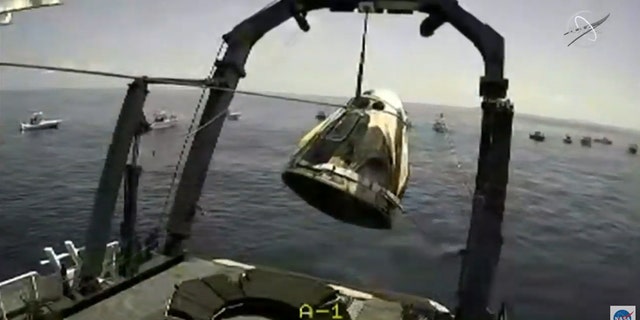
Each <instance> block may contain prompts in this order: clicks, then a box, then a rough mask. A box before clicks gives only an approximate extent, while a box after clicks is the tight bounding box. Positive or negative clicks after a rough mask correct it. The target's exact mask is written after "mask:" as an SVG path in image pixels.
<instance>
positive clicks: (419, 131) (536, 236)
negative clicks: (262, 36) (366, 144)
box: [0, 86, 640, 320]
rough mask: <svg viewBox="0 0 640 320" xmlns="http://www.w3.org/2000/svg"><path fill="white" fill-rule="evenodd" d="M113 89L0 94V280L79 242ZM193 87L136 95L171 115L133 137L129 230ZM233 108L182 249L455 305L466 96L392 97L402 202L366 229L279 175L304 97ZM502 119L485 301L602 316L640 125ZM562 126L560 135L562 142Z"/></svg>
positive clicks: (621, 280) (627, 294) (308, 120)
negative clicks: (450, 102) (169, 125)
mask: <svg viewBox="0 0 640 320" xmlns="http://www.w3.org/2000/svg"><path fill="white" fill-rule="evenodd" d="M124 92H125V89H124V86H123V89H122V90H43V91H4V92H0V217H1V219H2V220H0V257H1V258H0V279H4V278H8V277H10V276H13V275H16V274H19V273H22V272H26V271H28V269H33V268H36V266H37V261H38V260H39V259H41V258H43V257H44V254H43V252H42V248H43V247H45V246H54V248H56V249H57V250H62V242H63V241H64V240H68V239H70V240H74V241H76V242H77V243H78V245H81V244H82V242H83V238H84V230H85V228H86V226H87V223H88V217H89V214H90V211H91V207H92V204H93V192H94V190H95V188H96V187H97V184H98V178H99V174H100V171H101V168H102V165H103V162H104V158H105V155H106V150H107V147H108V143H109V141H110V138H111V133H112V130H113V126H114V124H115V120H116V117H117V114H118V111H119V107H120V105H121V103H122V98H123V97H124ZM198 95H199V92H197V91H189V90H186V91H163V90H159V89H157V88H156V89H154V90H152V92H151V94H150V95H149V97H148V99H147V104H146V110H157V109H167V110H170V111H173V112H176V113H177V114H179V115H180V117H181V118H182V123H181V124H180V126H179V127H177V128H173V129H169V130H166V131H164V132H161V131H158V132H151V133H150V134H149V135H148V136H145V137H144V138H143V141H142V150H141V162H142V165H143V166H144V169H145V171H144V173H143V178H142V182H141V190H140V201H141V204H140V206H141V209H140V210H141V215H142V222H141V224H142V226H141V227H140V228H141V229H142V231H143V232H146V231H148V230H149V229H150V228H152V227H154V226H155V225H156V224H158V223H159V222H158V221H160V219H161V216H162V205H163V201H164V197H165V195H166V193H167V189H168V185H169V182H170V179H171V174H172V171H173V167H174V166H175V162H176V160H177V155H178V153H179V152H180V147H181V144H182V141H183V138H184V135H185V133H186V130H187V127H188V122H189V119H190V117H191V114H192V112H193V108H194V106H195V104H196V102H197V98H198ZM339 101H340V100H339ZM233 108H235V109H236V110H238V111H241V112H242V113H243V115H242V119H241V121H238V122H227V123H226V124H225V127H224V129H223V133H222V136H221V138H220V142H219V144H218V148H217V150H216V153H215V155H214V158H213V161H212V164H211V167H210V172H209V176H208V179H207V181H206V186H205V190H204V193H203V196H202V199H201V206H202V207H204V208H205V209H207V210H208V211H209V212H208V214H205V215H203V216H199V217H198V220H197V221H196V225H195V227H194V229H195V230H194V236H193V241H192V244H191V247H192V249H193V250H194V251H197V252H202V253H208V254H211V255H214V256H220V257H229V258H233V259H240V260H243V261H246V262H253V263H259V264H266V265H272V266H276V267H281V268H287V269H292V270H295V271H300V272H305V273H310V274H312V275H316V276H321V277H327V278H332V279H337V280H341V281H345V282H347V283H351V284H357V285H363V286H371V287H377V288H385V289H390V290H394V291H403V292H409V293H413V294H418V295H424V296H430V297H433V298H436V299H437V300H440V301H441V302H443V303H445V304H447V305H449V306H454V305H455V296H454V292H455V289H456V284H457V277H458V270H459V263H460V258H459V257H458V256H457V251H458V250H460V249H462V248H463V245H464V243H465V240H466V234H467V227H468V220H469V212H470V206H471V205H470V199H469V195H468V192H467V189H466V187H465V184H467V185H470V183H471V181H473V172H474V170H475V159H476V157H477V142H478V136H479V119H480V111H479V109H477V108H476V109H463V108H446V107H438V106H429V105H417V104H409V105H408V106H407V110H408V111H409V113H410V114H411V117H412V121H413V123H414V125H415V129H414V130H412V131H411V133H410V134H411V163H412V171H411V172H412V176H411V182H410V186H409V189H408V190H407V193H406V195H405V198H404V200H403V202H404V204H405V207H406V209H407V212H408V214H407V219H406V222H405V223H403V224H401V225H400V226H399V227H398V228H397V229H396V230H393V231H372V230H365V229H361V228H358V227H354V226H350V225H345V224H341V223H339V222H336V221H334V220H332V219H331V218H329V217H328V216H325V215H323V214H321V213H318V212H317V211H316V210H315V209H313V208H310V207H309V206H307V205H306V204H305V203H304V202H303V201H301V200H300V199H298V198H296V197H295V196H294V195H293V194H292V192H290V191H289V190H288V189H286V188H285V187H284V186H283V184H282V182H281V180H280V172H281V169H282V167H283V166H284V164H285V162H286V161H287V157H288V155H289V153H290V152H292V151H293V149H294V145H295V143H296V142H297V140H298V139H299V138H300V136H301V134H303V133H304V132H305V130H308V129H310V128H311V126H313V125H314V124H315V119H314V114H315V113H316V112H317V111H318V110H319V107H316V106H310V105H305V104H301V103H291V102H281V101H274V100H268V99H262V98H252V97H242V96H238V97H236V99H235V101H234V104H233ZM516 108H517V101H516ZM33 111H44V112H45V113H46V114H47V115H48V116H50V117H52V118H58V117H59V118H62V119H64V120H65V122H64V123H63V124H62V126H61V128H60V129H59V130H49V131H43V132H29V133H26V134H20V133H19V132H18V122H19V120H26V119H27V118H28V116H29V114H30V112H33ZM327 111H328V110H327ZM440 112H444V113H445V114H446V116H447V119H448V123H449V125H450V127H451V128H452V129H453V131H452V133H451V139H452V140H453V141H454V142H455V154H457V156H454V155H452V152H451V147H450V144H449V143H448V142H447V140H446V139H445V138H444V137H443V136H440V135H436V134H435V133H434V132H433V131H432V130H431V123H432V120H433V119H434V118H435V116H436V115H437V114H438V113H440ZM514 126H515V132H514V139H513V150H512V161H511V164H512V166H511V176H510V184H509V195H508V199H507V213H506V218H505V224H504V233H505V244H504V248H503V255H502V260H501V262H500V270H499V275H498V279H497V282H496V285H495V300H496V301H502V300H505V301H508V302H510V303H511V304H513V305H514V308H515V312H516V316H517V319H531V320H533V319H606V317H607V316H608V312H609V305H625V304H632V305H634V304H635V305H640V271H639V269H638V268H639V267H640V232H639V231H638V230H640V157H639V156H636V157H633V156H630V155H628V154H626V153H625V148H626V145H627V144H628V143H631V142H636V143H637V142H640V134H639V133H637V132H630V131H623V130H618V129H613V128H604V127H598V126H594V125H584V124H575V123H566V122H560V121H557V120H549V119H538V118H527V117H523V116H517V118H516V121H515V124H514ZM533 130H541V131H543V132H545V133H546V135H547V142H545V143H540V144H536V143H533V142H532V141H530V140H529V139H528V136H527V134H528V132H530V131H533ZM565 133H570V134H573V135H575V138H576V139H575V140H576V143H574V144H573V145H564V144H563V143H562V141H561V139H562V137H563V135H564V134H565ZM583 134H591V135H593V136H602V135H606V136H607V137H609V138H610V139H612V140H613V141H614V144H613V145H611V146H602V145H594V146H593V148H591V149H586V148H582V147H580V146H579V144H577V142H578V141H577V140H578V137H579V136H580V135H583ZM154 151H155V156H152V152H154ZM456 158H457V159H459V161H460V162H461V163H462V168H461V169H458V168H457V166H456ZM120 212H121V209H120V207H119V209H118V213H117V215H118V216H117V219H116V220H119V219H120V218H121V215H120ZM115 223H119V221H114V225H115ZM115 230H117V228H114V232H115ZM115 236H116V234H115V233H114V238H115Z"/></svg>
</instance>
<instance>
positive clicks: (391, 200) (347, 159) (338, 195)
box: [282, 90, 409, 229]
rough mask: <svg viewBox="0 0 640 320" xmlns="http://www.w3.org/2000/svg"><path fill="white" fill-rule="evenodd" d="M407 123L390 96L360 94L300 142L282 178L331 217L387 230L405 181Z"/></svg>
mask: <svg viewBox="0 0 640 320" xmlns="http://www.w3.org/2000/svg"><path fill="white" fill-rule="evenodd" d="M407 121H408V119H407V113H406V112H405V111H404V108H403V106H402V101H401V100H400V98H399V97H398V96H397V95H396V94H395V93H393V92H391V91H388V90H370V91H366V92H364V93H363V94H362V95H361V96H360V97H356V98H353V99H351V101H349V102H348V103H347V105H346V107H345V108H343V109H339V110H338V111H336V112H334V113H333V114H331V115H330V116H329V117H327V119H326V120H324V121H322V122H321V123H320V124H318V125H317V126H316V127H315V128H313V129H312V130H311V131H309V132H308V133H307V134H306V135H305V136H304V137H303V138H302V140H301V141H300V143H299V148H298V150H297V151H296V152H295V153H294V154H293V156H292V157H291V160H290V162H289V164H288V166H287V168H286V169H285V171H284V173H283V174H282V179H283V181H284V183H285V184H286V185H287V186H288V187H289V188H290V189H291V190H293V191H294V192H295V193H296V194H297V195H298V196H300V197H301V198H302V199H303V200H304V201H306V202H307V203H308V204H309V205H311V206H313V207H315V208H316V209H318V210H320V211H322V212H324V213H326V214H328V215H330V216H332V217H333V218H335V219H338V220H340V221H344V222H347V223H351V224H355V225H359V226H362V227H367V228H375V229H390V228H391V227H392V225H393V220H394V217H395V216H397V215H398V214H400V213H401V212H402V211H403V209H402V206H401V204H400V199H401V198H402V196H403V194H404V191H405V189H406V187H407V181H408V178H409V159H408V157H409V145H408V140H407V128H406V124H407Z"/></svg>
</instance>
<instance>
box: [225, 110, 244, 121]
mask: <svg viewBox="0 0 640 320" xmlns="http://www.w3.org/2000/svg"><path fill="white" fill-rule="evenodd" d="M241 115H242V113H240V112H231V113H229V114H228V115H227V119H229V120H240V116H241Z"/></svg>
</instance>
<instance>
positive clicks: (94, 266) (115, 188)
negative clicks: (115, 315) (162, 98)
mask: <svg viewBox="0 0 640 320" xmlns="http://www.w3.org/2000/svg"><path fill="white" fill-rule="evenodd" d="M148 92H149V91H148V90H147V82H146V80H145V79H144V78H139V79H136V80H134V81H133V82H132V83H131V84H130V85H129V89H128V90H127V95H126V97H125V98H124V102H123V104H122V108H121V110H120V115H119V116H118V120H117V123H116V127H115V130H114V132H113V136H112V138H111V144H110V145H109V150H108V151H107V159H106V160H105V163H104V167H103V169H102V175H101V176H100V182H99V184H98V190H97V191H96V195H95V199H94V204H93V211H92V215H91V220H90V221H89V228H88V229H87V234H86V247H85V253H84V259H83V260H84V261H83V264H82V266H81V270H80V292H81V293H91V292H95V291H98V290H99V289H100V288H99V286H98V283H97V277H98V276H99V275H100V273H101V272H102V264H103V261H104V255H105V252H106V246H107V243H108V242H109V237H110V236H111V223H112V219H113V214H114V211H115V205H116V201H117V199H118V193H119V190H120V185H121V183H122V177H123V175H124V172H125V168H126V166H127V155H128V154H129V149H130V147H131V142H132V141H133V138H134V136H135V134H136V132H137V131H138V130H139V127H140V121H141V117H143V113H142V109H143V106H144V102H145V99H146V97H147V93H148Z"/></svg>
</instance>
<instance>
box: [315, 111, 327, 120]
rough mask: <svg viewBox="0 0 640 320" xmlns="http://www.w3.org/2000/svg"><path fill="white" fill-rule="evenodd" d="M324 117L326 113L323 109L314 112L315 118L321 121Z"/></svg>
mask: <svg viewBox="0 0 640 320" xmlns="http://www.w3.org/2000/svg"><path fill="white" fill-rule="evenodd" d="M326 118H327V114H326V113H324V111H322V110H320V111H318V113H316V120H318V121H323V120H325V119H326Z"/></svg>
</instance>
